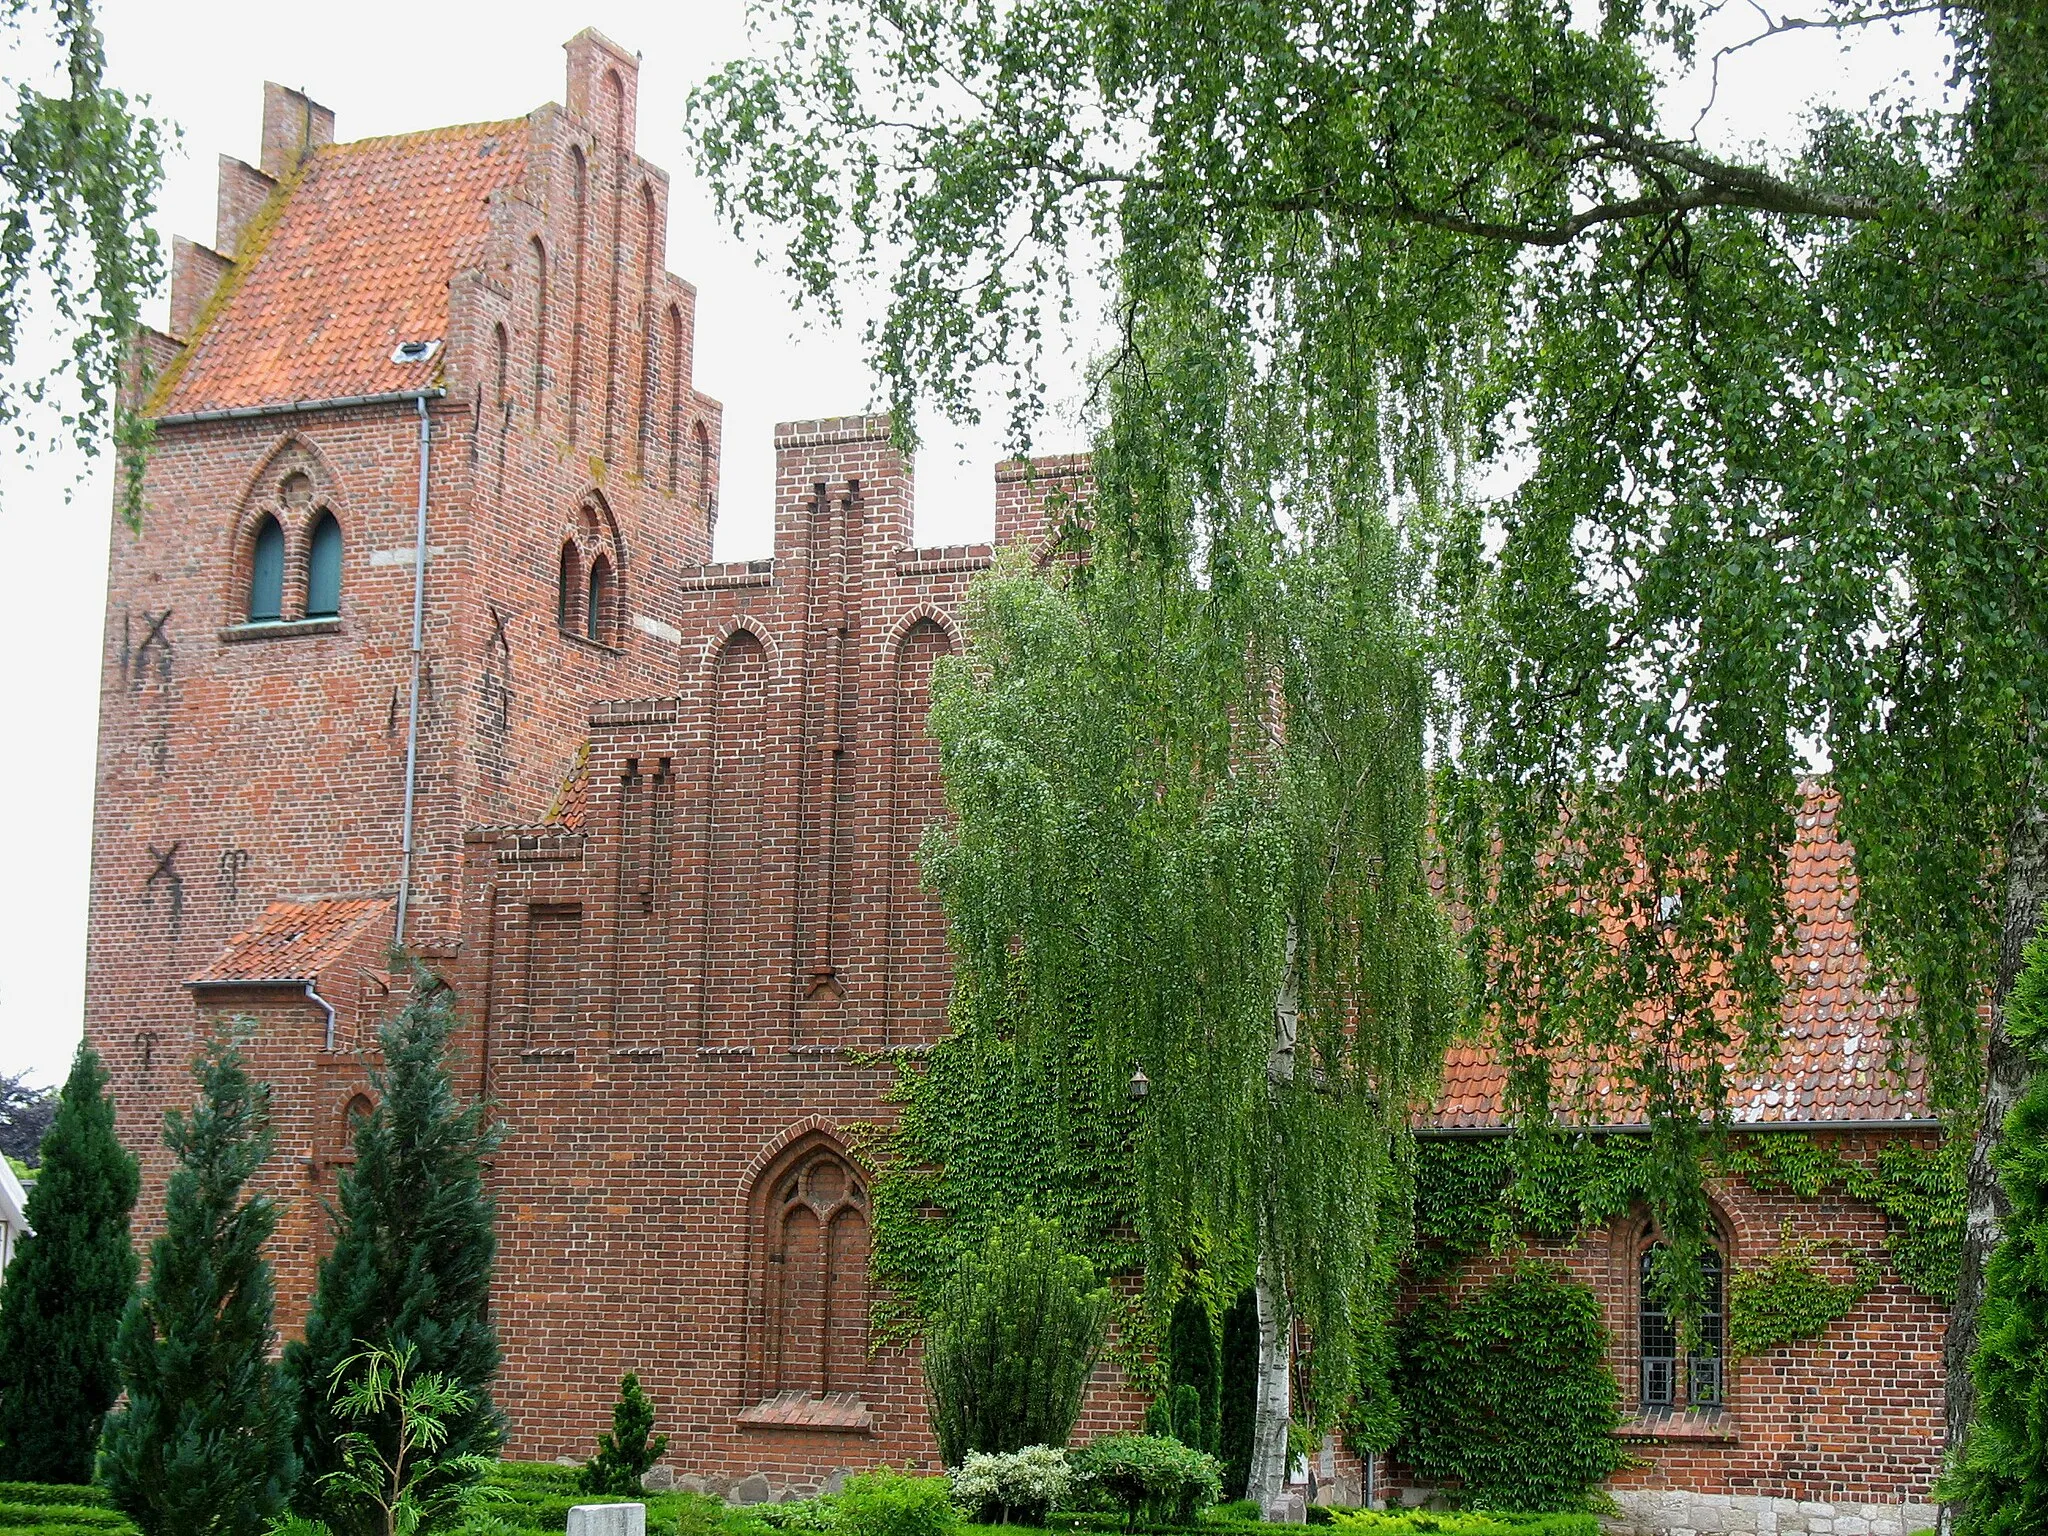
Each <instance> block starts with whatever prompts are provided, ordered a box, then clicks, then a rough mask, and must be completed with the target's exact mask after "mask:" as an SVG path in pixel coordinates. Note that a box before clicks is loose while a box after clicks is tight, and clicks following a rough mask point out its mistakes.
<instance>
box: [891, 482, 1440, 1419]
mask: <svg viewBox="0 0 2048 1536" xmlns="http://www.w3.org/2000/svg"><path fill="white" fill-rule="evenodd" d="M1134 451H1135V450H1134ZM1110 464H1111V460H1109V459H1098V463H1097V469H1098V473H1099V474H1101V475H1104V476H1111V471H1110V468H1109V466H1110ZM1130 472H1131V473H1132V474H1136V473H1137V472H1138V470H1137V466H1136V465H1135V463H1132V465H1131V469H1130ZM1113 478H1114V477H1113V476H1111V479H1113ZM1106 483H1107V482H1106ZM1126 490H1127V491H1128V494H1130V495H1133V496H1139V495H1143V496H1151V495H1153V494H1155V493H1156V494H1158V495H1161V496H1170V495H1172V494H1176V492H1174V491H1173V490H1172V489H1171V488H1163V487H1151V488H1139V487H1135V486H1127V487H1126ZM1303 516H1304V518H1305V519H1312V520H1313V521H1314V529H1315V531H1314V533H1313V535H1311V534H1309V533H1308V532H1307V531H1306V530H1305V531H1304V534H1303V545H1304V547H1302V548H1301V549H1300V551H1299V553H1298V554H1293V555H1288V556H1286V557H1285V558H1284V559H1282V558H1281V557H1280V556H1279V554H1278V553H1277V552H1274V551H1267V552H1265V554H1263V555H1257V554H1255V553H1254V552H1252V551H1244V552H1243V558H1244V559H1245V560H1246V561H1247V562H1254V561H1257V562H1259V563H1258V565H1257V569H1256V571H1254V570H1253V569H1251V567H1250V566H1249V565H1248V566H1247V568H1246V569H1245V570H1244V571H1243V572H1242V573H1241V576H1242V580H1241V581H1234V582H1232V583H1231V584H1230V585H1229V586H1228V587H1223V586H1217V585H1210V586H1204V585H1203V584H1202V583H1201V582H1200V580H1199V578H1198V576H1197V574H1196V573H1195V572H1194V571H1193V570H1191V569H1190V570H1180V571H1177V572H1176V573H1175V574H1172V575H1170V576H1167V577H1164V578H1162V579H1158V580H1155V579H1154V575H1153V574H1148V573H1147V572H1146V570H1145V569H1144V567H1143V566H1142V565H1141V564H1140V563H1139V562H1138V558H1137V551H1135V550H1131V549H1126V548H1124V547H1122V546H1119V545H1117V544H1115V543H1114V541H1113V539H1112V538H1111V533H1110V530H1108V529H1106V528H1104V527H1102V526H1101V525H1099V524H1098V525H1096V526H1095V528H1094V529H1093V531H1092V532H1091V533H1090V535H1089V537H1090V540H1091V546H1090V548H1091V557H1090V559H1089V560H1088V561H1086V562H1085V563H1082V564H1079V565H1078V566H1074V567H1069V566H1067V565H1064V564H1061V565H1055V566H1053V567H1051V568H1050V569H1049V570H1045V571H1041V570H1039V569H1037V568H1035V567H1033V566H1031V564H1030V563H1029V561H1028V558H1026V557H1025V556H1024V555H1023V554H1022V552H1019V553H1017V554H1013V555H1010V556H1006V557H1005V558H1004V560H1003V561H1001V562H999V563H998V566H997V567H996V569H994V570H993V571H991V572H990V573H989V574H988V575H987V576H986V577H984V578H982V579H980V580H978V581H977V582H976V583H975V584H974V586H973V588H972V589H971V591H970V593H969V595H968V599H967V602H966V605H965V612H964V619H965V623H966V628H967V632H968V637H969V646H968V649H967V650H966V652H965V653H964V654H963V655H958V656H954V657H949V658H945V659H943V660H942V661H941V663H940V664H939V668H938V670H937V671H936V672H935V674H934V681H933V703H932V712H931V723H932V731H933V734H934V735H935V736H936V738H937V739H938V742H939V745H940V755H941V765H942V768H943V771H944V774H945V779H946V784H947V795H948V803H949V805H950V807H951V808H952V810H953V811H954V813H955V819H954V821H953V822H952V823H951V824H950V825H940V826H936V827H934V828H933V829H932V830H931V831H930V833H929V834H928V836H927V838H926V841H925V845H924V850H923V859H924V863H925V866H926V869H927V871H928V873H929V876H930V878H931V880H932V882H933V884H934V885H935V887H936V888H937V889H938V890H939V891H940V892H941V894H942V895H943V897H944V900H945V903H946V907H947V912H948V915H949V917H950V919H951V931H952V937H953V942H954V947H955V951H956V954H957V955H958V961H959V964H958V978H959V979H958V983H957V987H956V993H955V998H954V1017H955V1020H956V1022H958V1023H960V1024H961V1025H962V1027H963V1028H965V1029H969V1030H973V1029H983V1030H989V1031H995V1032H1000V1031H1005V1030H1007V1031H1009V1032H1010V1033H1011V1034H1012V1035H1013V1036H1014V1038H1015V1040H1016V1042H1017V1049H1018V1051H1019V1052H1020V1053H1021V1055H1022V1058H1023V1060H1024V1061H1025V1062H1027V1063H1028V1064H1029V1066H1030V1068H1031V1069H1032V1070H1034V1071H1036V1072H1037V1073H1039V1074H1040V1075H1041V1076H1043V1077H1045V1078H1047V1079H1051V1080H1058V1079H1059V1078H1060V1077H1061V1075H1062V1074H1063V1073H1064V1072H1066V1071H1068V1070H1070V1069H1071V1065H1072V1064H1073V1063H1074V1062H1075V1059H1076V1053H1075V1052H1074V1042H1075V1041H1076V1040H1086V1041H1089V1042H1091V1049H1089V1050H1088V1051H1087V1052H1086V1053H1085V1054H1084V1055H1083V1056H1082V1058H1081V1059H1082V1061H1083V1062H1084V1063H1085V1065H1086V1066H1087V1067H1089V1068H1092V1070H1093V1071H1094V1072H1095V1074H1096V1083H1097V1087H1096V1090H1095V1091H1096V1093H1097V1094H1098V1096H1099V1098H1100V1100H1101V1101H1102V1102H1105V1103H1107V1102H1110V1101H1111V1100H1112V1098H1113V1097H1114V1096H1115V1095H1118V1094H1120V1093H1121V1092H1122V1091H1123V1088H1124V1085H1125V1083H1126V1082H1127V1081H1128V1080H1129V1078H1130V1077H1131V1075H1132V1071H1133V1064H1134V1063H1135V1064H1137V1065H1140V1066H1142V1067H1143V1068H1144V1070H1145V1072H1146V1073H1147V1075H1148V1077H1149V1079H1150V1082H1151V1092H1150V1096H1149V1098H1147V1099H1146V1101H1145V1104H1144V1108H1143V1110H1142V1112H1140V1113H1139V1114H1137V1115H1136V1116H1135V1120H1134V1125H1133V1130H1132V1153H1131V1164H1130V1166H1131V1170H1132V1174H1133V1175H1134V1177H1133V1179H1132V1183H1133V1185H1134V1186H1135V1188H1136V1190H1137V1192H1138V1195H1139V1213H1140V1219H1139V1222H1138V1224H1137V1225H1138V1231H1139V1235H1140V1237H1141V1238H1142V1240H1143V1242H1144V1244H1145V1258H1146V1275H1147V1279H1148V1285H1149V1290H1150V1292H1151V1295H1152V1300H1153V1303H1154V1307H1153V1310H1154V1311H1155V1312H1163V1311H1164V1310H1165V1307H1164V1303H1165V1302H1166V1300H1167V1299H1168V1298H1169V1296H1170V1294H1171V1282H1172V1277H1173V1275H1174V1274H1175V1273H1176V1271H1177V1268H1178V1266H1179V1263H1180V1259H1181V1256H1182V1255H1183V1254H1185V1253H1187V1252H1189V1251H1200V1250H1203V1249H1205V1248H1215V1249H1217V1250H1219V1253H1220V1255H1223V1256H1227V1257H1228V1259H1229V1261H1230V1263H1231V1264H1232V1265H1233V1266H1234V1267H1237V1268H1240V1269H1242V1270H1243V1271H1244V1272H1245V1273H1247V1274H1248V1273H1249V1270H1250V1268H1251V1265H1250V1255H1251V1254H1252V1253H1254V1252H1264V1253H1268V1254H1270V1256H1271V1257H1272V1259H1273V1261H1274V1263H1275V1264H1276V1265H1277V1266H1278V1271H1279V1272H1280V1273H1281V1274H1283V1275H1284V1276H1285V1277H1286V1304H1287V1305H1288V1306H1289V1308H1290V1309H1291V1310H1292V1311H1294V1312H1296V1313H1297V1314H1298V1315H1299V1316H1300V1317H1301V1318H1302V1319H1303V1320H1304V1321H1305V1322H1306V1323H1307V1324H1308V1326H1309V1327H1310V1329H1311V1331H1312V1332H1313V1334H1314V1337H1315V1339H1316V1350H1315V1354H1314V1356H1313V1359H1314V1363H1315V1374H1314V1378H1313V1379H1314V1380H1316V1381H1320V1382H1322V1383H1324V1384H1325V1386H1326V1388H1327V1390H1326V1391H1325V1392H1324V1393H1323V1394H1321V1395H1322V1397H1323V1398H1324V1399H1326V1400H1327V1401H1329V1402H1331V1403H1334V1402H1337V1401H1341V1400H1342V1398H1343V1397H1344V1396H1346V1395H1348V1393H1349V1389H1350V1379H1349V1378H1350V1372H1351V1368H1352V1353H1351V1347H1352V1342H1353V1338H1354V1332H1353V1328H1354V1322H1355V1318H1356V1314H1357V1311H1358V1309H1359V1302H1360V1288H1361V1286H1362V1285H1365V1284H1366V1283H1367V1282H1368V1280H1369V1278H1370V1277H1371V1276H1372V1275H1373V1274H1374V1273H1375V1262H1374V1258H1373V1255H1374V1253H1375V1252H1376V1251H1380V1252H1385V1251H1390V1250H1391V1249H1392V1248H1393V1247H1396V1246H1398V1243H1399V1239H1400V1235H1401V1234H1403V1233H1405V1224H1406V1208H1405V1200H1404V1199H1403V1198H1402V1191H1401V1190H1400V1188H1399V1179H1398V1176H1397V1173H1396V1163H1397V1149H1398V1147H1399V1146H1400V1144H1401V1142H1402V1140H1403V1139H1404V1138H1405V1136H1406V1132H1407V1122H1406V1113H1405V1111H1404V1110H1399V1109H1396V1108H1395V1107H1394V1106H1396V1105H1405V1104H1408V1103H1411V1102H1413V1100H1414V1098H1415V1096H1416V1095H1417V1094H1418V1093H1420V1092H1422V1091H1425V1090H1426V1088H1427V1086H1428V1084H1429V1083H1430V1082H1431V1081H1433V1077H1434V1073H1435V1071H1436V1068H1437V1064H1438V1062H1439V1060H1440V1058H1441V1047H1442V1042H1443V1040H1444V1038H1445V1037H1446V1035H1447V1033H1448V1029H1449V1026H1450V1022H1451V1018H1452V1013H1453V1007H1452V1001H1453V997H1454V994H1455V976H1454V969H1455V968H1454V965H1453V963H1452V955H1451V949H1450V946H1449V930H1448V926H1447V924H1446V923H1445V921H1444V919H1443V914H1442V911H1441V909H1440V908H1439V906H1438V904H1437V901H1436V898H1435V896H1434V894H1433V893H1432V892H1431V890H1430V887H1429V882H1428V878H1427V872H1426V869H1425V846H1426V841H1427V827H1426V795H1425V793H1424V782H1423V779H1422V774H1421V750H1422V731H1423V722H1422V717H1421V714H1422V708H1423V694H1424V689H1423V687H1422V679H1421V674H1420V670H1419V666H1420V663H1419V659H1418V658H1417V656H1416V655H1415V653H1414V649H1413V646H1414V636H1413V632H1412V627H1411V622H1410V616H1409V615H1408V614H1407V613H1406V611H1405V610H1404V608H1403V606H1402V602H1401V598H1400V594H1399V590H1398V588H1399V576H1398V572H1399V567H1400V557H1399V552H1398V550H1397V549H1396V547H1395V545H1394V542H1393V540H1392V538H1391V535H1390V534H1389V533H1388V532H1387V529H1386V527H1385V524H1384V522H1383V521H1381V520H1380V519H1379V518H1378V517H1377V515H1376V513H1374V511H1373V510H1372V509H1371V508H1369V507H1358V508H1347V509H1344V510H1342V511H1340V509H1338V508H1334V507H1324V508H1317V509H1306V508H1305V509H1304V511H1303ZM1269 557H1270V558H1269ZM1276 690H1277V691H1278V693H1279V694H1280V695H1282V696H1283V697H1284V702H1281V701H1279V700H1276V698H1275V693H1276ZM1276 711H1277V712H1284V713H1287V714H1289V715H1290V716H1291V718H1293V719H1295V720H1297V721H1298V722H1300V725H1301V728H1300V729H1299V730H1290V731H1287V732H1278V731H1276V730H1273V729H1271V728H1270V726H1271V718H1270V717H1272V716H1273V715H1274V714H1275V712H1276ZM1360 934H1370V935H1371V936H1372V942H1371V943H1370V944H1360V943H1358V942H1355V940H1356V939H1357V936H1358V935H1360ZM1283 989H1284V990H1283ZM1283 1001H1284V1002H1285V1003H1286V1005H1287V1006H1285V1007H1284V1008H1283ZM1295 1003H1298V1008H1296V1007H1294V1006H1293V1004H1295ZM1283 1013H1284V1014H1285V1015H1286V1017H1285V1020H1284V1022H1282V1020H1281V1015H1282V1014H1283ZM1276 1042H1277V1044H1276Z"/></svg>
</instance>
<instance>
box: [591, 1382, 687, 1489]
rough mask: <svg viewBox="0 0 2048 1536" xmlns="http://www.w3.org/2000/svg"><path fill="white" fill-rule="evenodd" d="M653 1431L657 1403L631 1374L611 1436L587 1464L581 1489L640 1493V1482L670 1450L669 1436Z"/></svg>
mask: <svg viewBox="0 0 2048 1536" xmlns="http://www.w3.org/2000/svg"><path fill="white" fill-rule="evenodd" d="M653 1429H654V1404H653V1403H652V1402H650V1401H649V1400H648V1397H647V1394H646V1393H645V1392H643V1391H641V1389H640V1378H639V1377H638V1376H637V1375H635V1374H634V1373H633V1372H632V1371H628V1372H626V1374H625V1376H624V1377H623V1378H621V1379H620V1381H619V1400H618V1402H616V1403H614V1404H613V1405H612V1427H611V1433H609V1434H606V1435H600V1436H599V1437H598V1441H597V1454H596V1455H595V1456H593V1457H591V1459H590V1460H589V1461H586V1462H585V1463H584V1464H583V1475H582V1476H581V1477H580V1478H579V1479H578V1486H579V1487H581V1488H582V1490H583V1491H584V1492H585V1493H617V1494H638V1493H639V1492H640V1479H641V1478H643V1477H644V1476H646V1475H647V1469H648V1468H650V1467H652V1466H653V1465H654V1464H655V1463H656V1462H657V1461H659V1460H661V1453H662V1452H663V1451H665V1450H667V1449H668V1436H667V1435H654V1434H653V1433H652V1432H653ZM650 1435H651V1436H652V1438H650Z"/></svg>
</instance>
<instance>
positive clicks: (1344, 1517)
mask: <svg viewBox="0 0 2048 1536" xmlns="http://www.w3.org/2000/svg"><path fill="white" fill-rule="evenodd" d="M1331 1524H1333V1525H1335V1526H1336V1527H1337V1528H1338V1529H1339V1530H1340V1531H1345V1532H1358V1533H1360V1536H1600V1521H1599V1519H1598V1518H1597V1517H1596V1516H1593V1515H1573V1514H1551V1515H1511V1514H1491V1513H1488V1514H1479V1513H1474V1512H1467V1511H1459V1512H1456V1513H1450V1512H1445V1511H1440V1510H1425V1509H1416V1510H1408V1511H1404V1512H1402V1513H1399V1514H1393V1513H1381V1512H1380V1511H1378V1510H1371V1509H1360V1510H1352V1511H1347V1512H1346V1513H1344V1514H1340V1515H1338V1516H1337V1518H1336V1519H1335V1520H1333V1521H1332V1522H1331Z"/></svg>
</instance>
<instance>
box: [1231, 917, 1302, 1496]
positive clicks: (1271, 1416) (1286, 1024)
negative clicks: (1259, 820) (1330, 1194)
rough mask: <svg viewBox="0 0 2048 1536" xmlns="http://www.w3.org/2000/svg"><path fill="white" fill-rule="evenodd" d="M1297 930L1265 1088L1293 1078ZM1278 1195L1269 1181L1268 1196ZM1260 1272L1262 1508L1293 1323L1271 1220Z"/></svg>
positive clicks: (1281, 1424)
mask: <svg viewBox="0 0 2048 1536" xmlns="http://www.w3.org/2000/svg"><path fill="white" fill-rule="evenodd" d="M1299 943H1300V937H1299V930H1297V929H1296V927H1295V925H1294V919H1293V918H1291V917H1290V918H1288V920H1287V965H1286V969H1285V970H1284V971H1282V973H1281V976H1280V991H1279V994H1278V995H1277V996H1276V997H1275V998H1274V999H1273V1049H1272V1053H1271V1054H1270V1055H1268V1056H1267V1058H1266V1083H1267V1087H1268V1090H1269V1091H1271V1090H1274V1089H1280V1088H1284V1087H1286V1086H1287V1085H1288V1084H1289V1083H1291V1082H1293V1081H1294V1043H1295V1040H1296V1038H1297V1036H1298V1034H1299V1032H1300V1027H1301V998H1300V993H1299V990H1298V988H1297V986H1296V983H1295V974H1294V960H1295V952H1296V950H1297V948H1298V947H1299ZM1275 1198H1277V1197H1276V1195H1275V1193H1274V1191H1273V1188H1272V1185H1271V1183H1270V1182H1269V1184H1268V1189H1267V1200H1268V1202H1269V1203H1270V1202H1271V1201H1272V1200H1273V1199H1275ZM1261 1226H1262V1228H1264V1230H1262V1231H1261V1232H1260V1234H1259V1272H1258V1279H1257V1282H1256V1284H1255V1286H1254V1294H1255V1296H1256V1299H1257V1301H1258V1310H1259V1368H1258V1377H1257V1387H1256V1395H1255V1396H1254V1397H1253V1399H1252V1460H1251V1474H1250V1476H1249V1477H1247V1478H1246V1479H1245V1490H1244V1493H1245V1497H1246V1498H1248V1499H1252V1500H1254V1501H1256V1502H1257V1504H1258V1506H1259V1509H1260V1512H1261V1513H1264V1512H1265V1511H1266V1510H1267V1508H1268V1506H1270V1505H1271V1504H1272V1502H1273V1501H1274V1500H1275V1499H1277V1498H1279V1497H1280V1496H1281V1495H1282V1494H1284V1493H1285V1492H1286V1491H1287V1425H1288V1420H1289V1417H1290V1412H1291V1404H1290V1403H1289V1402H1288V1375H1289V1372H1290V1371H1291V1370H1292V1368H1293V1364H1294V1362H1293V1358H1292V1353H1291V1344H1292V1338H1293V1333H1294V1329H1293V1326H1292V1322H1291V1320H1290V1318H1289V1317H1288V1314H1287V1283H1286V1274H1285V1271H1284V1270H1283V1269H1282V1267H1281V1263H1280V1256H1279V1254H1278V1253H1277V1252H1275V1251H1274V1247H1273V1241H1272V1237H1271V1228H1270V1224H1269V1223H1267V1222H1264V1221H1262V1222H1261Z"/></svg>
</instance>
